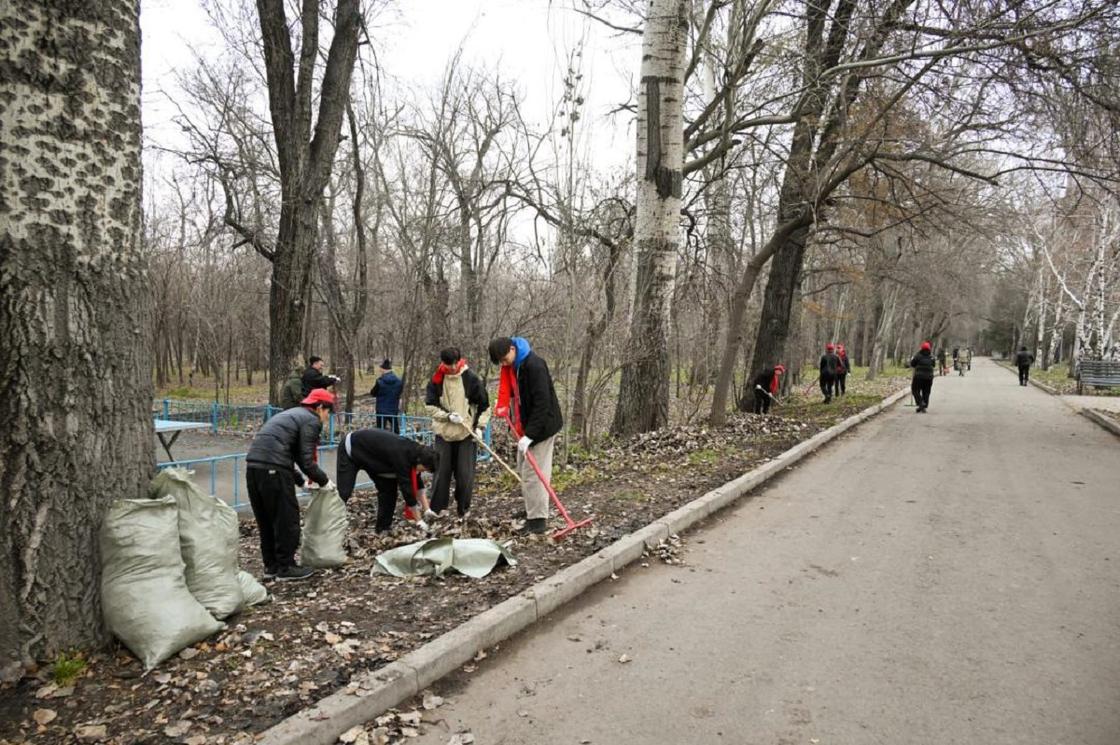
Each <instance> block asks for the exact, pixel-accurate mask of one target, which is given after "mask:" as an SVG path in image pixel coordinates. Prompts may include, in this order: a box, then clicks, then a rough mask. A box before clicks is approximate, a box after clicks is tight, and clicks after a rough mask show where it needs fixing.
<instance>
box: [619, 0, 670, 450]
mask: <svg viewBox="0 0 1120 745" xmlns="http://www.w3.org/2000/svg"><path fill="white" fill-rule="evenodd" d="M646 19H647V20H646V27H645V31H644V32H643V34H642V68H641V73H642V76H641V81H640V84H639V95H638V143H637V176H638V179H637V181H638V193H637V198H636V205H637V213H636V218H635V219H636V222H635V228H634V238H635V245H636V247H637V259H638V266H637V282H636V287H635V296H634V313H633V317H632V320H631V324H630V337H629V341H628V343H627V351H626V362H625V364H624V365H623V367H622V380H621V383H620V386H619V395H618V404H617V406H616V408H615V412H614V421H613V423H612V425H611V432H612V433H613V434H615V435H621V436H626V435H633V434H636V433H638V432H648V431H650V430H654V429H657V428H659V427H662V426H664V425H665V424H667V423H668V421H669V328H668V324H669V303H670V299H671V296H672V289H673V270H674V266H675V261H676V257H677V249H678V247H679V245H680V240H681V238H680V211H681V166H682V163H683V158H684V142H683V138H684V118H683V116H684V113H683V95H684V66H685V51H686V44H687V31H688V3H687V1H686V0H650V2H649V5H648V12H647V14H646Z"/></svg>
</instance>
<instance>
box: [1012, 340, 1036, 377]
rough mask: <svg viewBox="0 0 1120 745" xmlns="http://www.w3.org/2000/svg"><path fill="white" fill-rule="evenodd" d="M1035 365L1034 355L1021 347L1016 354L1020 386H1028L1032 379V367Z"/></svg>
mask: <svg viewBox="0 0 1120 745" xmlns="http://www.w3.org/2000/svg"><path fill="white" fill-rule="evenodd" d="M1032 364H1034V355H1033V354H1031V353H1030V352H1028V351H1027V348H1026V347H1019V351H1018V352H1016V353H1015V366H1016V367H1018V368H1019V385H1026V384H1027V383H1028V382H1030V379H1031V365H1032Z"/></svg>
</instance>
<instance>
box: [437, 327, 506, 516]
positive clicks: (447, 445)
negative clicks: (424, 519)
mask: <svg viewBox="0 0 1120 745" xmlns="http://www.w3.org/2000/svg"><path fill="white" fill-rule="evenodd" d="M439 359H440V364H439V367H438V368H436V372H435V374H434V375H432V379H431V380H430V381H429V382H428V389H427V391H426V393H425V396H424V404H425V406H426V407H427V411H428V415H429V416H431V417H432V431H433V432H434V433H435V448H436V452H437V453H439V467H438V468H437V470H436V473H435V478H434V479H433V481H432V501H431V507H432V512H435V513H436V514H437V515H438V514H440V513H442V512H443V511H444V510H445V509H447V506H448V502H449V500H450V496H451V477H452V475H454V477H455V506H456V510H457V512H458V514H459V517H461V518H466V517H468V513H469V512H470V509H471V497H472V496H473V493H474V469H475V458H476V455H477V449H476V448H477V446H476V444H475V441H474V438H473V437H472V436H471V433H472V431H473V432H474V434H475V435H476V436H477V437H478V438H479V439H481V438H482V430H483V429H485V428H486V424H487V422H489V421H490V397H489V396H488V395H487V394H486V386H484V385H483V384H482V379H481V378H479V377H478V375H476V374H475V373H474V371H473V370H471V369H470V368H469V367H468V366H467V361H466V360H465V359H464V358H463V355H462V354H461V353H460V351H459V349H458V348H456V347H448V348H446V349H444V350H443V351H441V352H440V353H439Z"/></svg>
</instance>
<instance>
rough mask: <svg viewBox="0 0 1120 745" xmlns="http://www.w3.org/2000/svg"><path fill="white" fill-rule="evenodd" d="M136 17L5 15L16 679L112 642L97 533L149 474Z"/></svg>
mask: <svg viewBox="0 0 1120 745" xmlns="http://www.w3.org/2000/svg"><path fill="white" fill-rule="evenodd" d="M139 12H140V9H139V3H138V2H136V1H135V0H132V1H129V0H115V1H114V0H87V1H86V2H83V3H72V2H62V1H61V0H50V1H48V0H44V1H42V2H36V3H4V4H2V5H0V59H2V60H3V69H4V71H5V73H4V75H3V76H0V100H3V101H4V102H5V103H4V108H3V113H0V140H2V141H3V143H4V148H3V151H2V154H0V193H3V194H4V195H5V196H4V199H2V200H0V224H2V225H3V226H4V228H3V235H2V236H0V370H2V371H3V375H2V377H0V380H3V387H4V395H3V396H0V417H2V420H3V422H4V426H3V427H2V428H0V494H2V495H3V498H2V499H0V557H3V558H2V559H0V669H2V670H3V672H4V673H11V672H12V671H13V670H16V669H18V665H19V664H21V663H29V662H31V661H32V660H33V659H40V660H41V659H45V658H47V657H50V656H53V655H55V654H57V653H59V652H61V651H63V650H65V649H69V648H72V647H77V648H84V647H89V646H91V645H96V644H99V643H102V642H104V641H106V640H107V638H106V635H105V631H104V628H103V626H102V621H101V618H102V616H101V592H100V586H99V581H100V574H101V565H100V561H99V557H100V552H99V550H98V531H99V529H100V527H101V522H102V519H103V517H104V515H105V511H106V509H107V508H108V506H109V504H110V502H111V501H112V500H113V499H119V498H122V497H128V498H138V497H140V496H142V495H143V494H144V493H145V489H146V484H147V481H148V479H149V478H150V477H151V474H152V470H153V466H154V463H155V452H154V449H153V442H154V438H153V435H152V416H151V408H150V407H151V402H152V395H153V389H152V375H151V369H152V354H151V345H150V344H148V343H147V340H148V339H150V338H151V337H150V334H149V331H150V327H151V321H152V313H151V303H150V296H149V292H148V290H147V275H146V272H147V266H146V263H145V259H144V252H143V250H142V247H141V239H140V225H141V199H140V190H141V161H140V142H141V138H140V25H139ZM122 391H127V395H122ZM0 677H2V676H0Z"/></svg>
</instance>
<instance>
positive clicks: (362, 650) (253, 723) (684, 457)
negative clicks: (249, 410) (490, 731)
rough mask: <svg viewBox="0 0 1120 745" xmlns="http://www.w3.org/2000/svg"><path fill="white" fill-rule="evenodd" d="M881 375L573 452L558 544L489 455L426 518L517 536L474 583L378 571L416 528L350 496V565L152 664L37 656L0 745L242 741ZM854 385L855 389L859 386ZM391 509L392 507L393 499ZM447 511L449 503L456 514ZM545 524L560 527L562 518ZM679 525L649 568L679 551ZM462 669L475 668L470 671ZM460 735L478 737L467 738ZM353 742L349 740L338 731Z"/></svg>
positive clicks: (845, 411)
mask: <svg viewBox="0 0 1120 745" xmlns="http://www.w3.org/2000/svg"><path fill="white" fill-rule="evenodd" d="M898 383H899V381H897V380H893V379H888V380H880V381H876V382H875V383H873V384H866V383H861V385H860V386H859V387H858V390H859V395H852V394H849V396H848V397H847V398H845V399H841V400H839V401H834V402H833V403H832V404H830V405H828V406H819V405H815V404H812V403H810V402H799V401H797V400H795V401H793V402H791V403H790V404H788V405H786V406H784V407H781V408H779V409H776V410H775V411H774V412H773V413H772V415H771V416H769V417H761V416H756V415H753V414H744V415H740V416H736V417H733V418H732V419H731V420H730V421H729V422H728V424H727V425H726V426H724V427H720V428H711V427H707V426H704V425H688V426H680V427H674V428H669V429H665V430H661V431H659V432H654V433H649V434H645V435H640V436H638V437H635V438H633V439H632V440H630V441H628V442H626V443H622V444H617V445H611V446H607V447H603V448H601V449H599V450H597V451H595V452H594V453H591V454H582V453H573V455H572V457H571V460H570V462H569V463H568V465H566V466H564V467H554V473H553V482H554V485H555V486H556V487H557V490H558V492H559V493H560V496H561V499H563V500H564V503H565V505H566V506H567V508H568V509H569V511H570V512H571V513H572V516H573V518H575V519H580V518H581V517H583V516H585V515H589V514H594V516H595V521H594V522H593V523H592V524H591V525H589V526H588V527H587V528H584V529H581V530H578V531H576V532H574V533H572V534H570V535H569V536H568V537H567V538H565V539H564V540H562V541H560V542H558V543H553V542H551V541H550V540H549V539H548V538H547V537H546V536H532V537H522V536H519V535H517V529H518V528H519V527H520V526H521V524H522V521H521V520H520V519H518V517H517V516H516V513H517V512H518V510H520V509H521V508H522V506H523V503H522V501H521V498H520V492H519V491H518V489H517V486H516V484H515V483H514V482H513V480H512V478H510V477H508V476H505V475H504V472H503V471H502V470H501V469H500V467H499V466H497V464H492V463H488V464H484V465H482V466H480V468H479V473H478V481H477V484H476V491H475V496H474V503H473V505H472V510H471V518H470V520H469V522H468V523H466V524H465V525H464V524H462V523H460V521H459V520H457V519H456V518H455V517H453V516H446V515H447V513H445V516H444V517H442V518H441V519H440V520H439V521H437V522H436V523H435V524H434V525H433V532H434V533H435V534H437V535H444V536H452V537H479V538H492V539H495V540H499V541H505V540H512V541H513V544H512V551H513V554H514V556H516V557H517V559H518V565H517V566H516V567H502V568H499V569H496V570H495V571H494V572H493V573H491V574H490V575H489V576H487V577H484V578H482V579H470V578H468V577H465V576H463V575H459V574H449V575H446V576H444V577H439V578H436V577H422V578H410V579H398V578H395V577H390V576H387V575H383V574H371V568H372V566H373V562H374V558H375V557H376V556H377V554H378V553H380V552H382V551H385V550H387V549H390V548H393V547H395V546H399V545H402V544H405V543H410V542H413V541H417V540H420V539H422V538H423V537H424V535H423V534H422V533H421V532H420V531H419V529H417V528H415V527H414V526H413V525H411V524H408V523H405V522H404V521H403V520H402V519H401V518H400V517H399V513H398V517H397V519H396V521H395V522H394V530H393V532H392V533H390V534H388V535H384V536H377V535H375V534H374V531H373V523H374V516H375V514H374V513H375V505H376V498H375V495H374V493H373V492H372V491H370V490H366V491H360V492H355V494H354V497H353V498H352V499H351V500H350V503H349V511H350V536H349V547H348V548H349V557H350V560H349V562H348V563H347V564H346V566H344V567H342V568H339V569H335V570H324V571H320V572H319V573H318V574H316V575H315V576H314V577H312V578H311V579H308V580H305V581H302V582H293V583H283V582H270V583H267V585H266V586H267V587H268V589H269V591H270V592H271V593H272V594H273V600H272V602H270V603H267V604H264V605H260V606H256V607H254V608H250V609H248V610H246V611H244V612H242V613H241V614H239V615H236V616H234V617H232V618H230V619H229V620H228V621H227V623H228V626H227V628H226V629H225V630H224V631H222V632H219V633H217V634H216V635H214V636H213V637H211V638H210V639H208V640H206V641H205V642H202V643H199V644H196V645H194V646H192V647H188V648H187V649H184V650H183V651H182V652H180V653H179V655H177V656H176V657H173V658H172V659H170V660H168V661H167V662H165V663H163V664H162V665H160V666H159V667H158V668H156V669H155V670H153V671H152V672H150V673H149V674H147V675H143V674H142V668H141V665H140V663H139V662H138V661H137V660H136V659H135V658H134V657H133V656H132V655H131V654H130V653H129V652H128V651H127V650H126V649H124V648H123V647H120V646H119V645H117V646H116V647H115V648H114V649H112V650H110V651H104V652H100V653H94V654H90V655H88V656H86V657H84V662H85V665H84V669H83V670H82V672H81V673H80V675H78V677H77V678H76V679H75V680H73V681H72V682H69V683H68V684H67V685H59V684H57V683H55V682H53V681H54V678H53V677H52V669H51V666H49V665H48V666H44V667H43V668H42V669H40V670H39V672H38V674H37V675H36V676H33V677H29V678H24V679H23V680H22V681H19V682H18V683H16V684H11V683H5V684H4V687H3V688H0V745H14V744H15V743H64V742H65V743H87V742H89V743H94V742H104V743H118V744H120V745H124V744H126V743H137V744H139V743H153V744H154V743H182V744H184V745H240V744H245V743H249V742H251V741H252V739H253V734H254V733H259V732H261V731H263V730H265V729H267V728H268V727H270V726H272V725H274V724H276V723H277V722H279V721H281V720H282V719H284V718H286V717H288V716H290V715H292V714H294V713H296V712H297V711H299V710H300V709H303V708H305V707H307V706H309V705H311V704H314V703H315V702H316V701H318V700H319V699H321V698H323V697H325V696H327V695H329V694H331V693H334V692H336V691H339V690H344V689H345V690H349V691H350V692H351V693H353V694H354V695H358V696H360V695H363V691H362V690H361V689H360V687H359V685H358V683H357V679H358V678H359V677H360V675H361V673H364V672H366V671H371V670H376V669H377V668H379V667H382V666H383V665H386V664H388V663H390V662H393V661H394V660H396V659H398V658H399V657H401V656H403V655H405V654H407V653H408V652H410V651H412V650H414V649H416V648H417V647H419V646H421V645H423V644H424V643H426V642H428V641H429V640H431V639H433V638H435V637H437V636H439V635H440V634H443V633H444V632H446V631H449V630H451V629H452V628H454V627H456V626H458V625H460V624H462V623H463V622H465V621H467V620H469V619H470V618H471V617H473V616H475V615H477V614H479V613H481V612H482V611H485V610H486V609H488V608H490V607H492V606H494V605H496V604H498V603H500V602H502V601H503V600H505V599H506V598H508V597H510V596H512V595H515V594H517V593H518V592H520V591H522V590H524V589H525V588H527V587H529V586H530V585H532V584H534V583H536V582H538V581H540V580H542V579H545V578H546V577H548V576H550V575H552V574H554V573H555V572H557V571H559V570H560V569H562V568H564V567H566V566H568V565H570V564H573V563H575V562H577V561H579V560H580V559H582V558H584V557H586V556H589V555H591V554H593V553H595V552H596V551H598V550H600V549H602V548H604V547H605V546H607V545H609V544H610V543H612V542H613V541H615V540H617V539H618V538H620V537H622V536H623V535H625V534H627V533H630V532H632V531H634V530H637V529H639V528H641V527H643V526H645V525H647V524H649V523H650V522H652V521H654V520H656V519H658V518H659V517H661V516H663V515H665V514H667V513H668V512H671V511H672V510H674V509H676V508H677V507H679V506H681V505H683V504H685V503H686V502H689V501H691V500H693V499H695V498H697V497H699V496H701V495H702V494H704V493H705V492H707V491H709V490H711V489H713V488H715V487H717V486H719V485H721V484H723V483H726V482H727V481H729V480H731V479H733V478H736V477H738V476H739V475H741V474H743V473H744V472H746V471H748V470H750V469H751V468H753V467H755V466H758V465H759V464H761V463H762V462H764V461H765V460H768V459H770V458H773V457H774V456H776V455H778V454H779V453H781V452H782V451H784V450H787V449H788V448H790V447H792V446H793V445H795V444H796V443H798V442H800V441H802V440H805V439H807V438H809V437H811V436H812V435H813V434H815V433H816V432H818V431H820V430H821V429H824V428H826V427H828V426H830V425H831V424H834V423H835V422H837V421H839V420H840V419H843V418H845V417H847V416H850V415H852V414H853V413H856V412H858V411H860V410H862V409H863V408H866V407H867V406H869V405H871V404H874V403H876V402H877V401H878V400H879V399H880V398H882V396H883V395H885V394H886V393H888V392H889V391H891V390H894V389H897V387H898ZM855 387H856V386H853V388H855ZM399 509H400V508H399V507H398V510H399ZM451 512H453V510H451ZM561 522H562V521H560V520H559V518H556V519H554V520H553V528H556V527H559V526H560V525H561ZM241 532H242V538H241V562H242V567H243V568H245V569H246V570H247V571H249V572H252V573H253V574H254V575H257V576H259V575H260V572H261V565H260V558H259V550H258V547H257V535H256V526H255V524H254V523H253V522H252V521H251V520H249V521H243V522H242V523H241ZM680 554H681V541H680V539H679V538H678V537H676V536H674V537H672V538H670V539H669V540H668V541H665V542H663V543H662V545H660V546H658V547H656V549H654V550H653V551H652V552H651V555H650V556H649V557H647V560H643V562H642V566H648V564H649V561H652V560H654V559H658V560H660V561H662V562H664V563H667V564H674V563H679V562H680V561H681V558H680ZM464 670H465V671H469V666H468V668H465V669H464ZM424 700H425V706H424V707H420V708H419V709H416V710H413V711H405V712H400V711H396V710H392V711H390V712H388V713H386V714H385V715H383V716H382V717H379V718H377V719H376V720H375V721H373V722H370V723H368V724H367V725H365V726H364V727H359V728H355V729H354V730H351V731H350V732H347V733H345V734H344V736H343V738H342V741H343V742H354V743H361V744H362V745H365V744H366V743H376V744H377V745H388V743H397V742H404V741H407V740H409V739H411V738H412V737H415V736H417V735H418V734H419V733H420V732H421V731H422V725H423V723H424V722H425V721H428V720H427V719H425V718H424V716H423V713H424V711H423V710H424V709H428V708H430V709H435V708H436V707H438V706H439V705H440V704H441V703H442V701H441V700H439V697H438V696H431V695H428V696H425V698H424ZM455 737H457V738H459V741H460V742H461V743H468V742H471V741H472V738H471V736H470V734H469V733H460V734H457V735H456V736H455ZM347 738H350V739H347Z"/></svg>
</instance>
